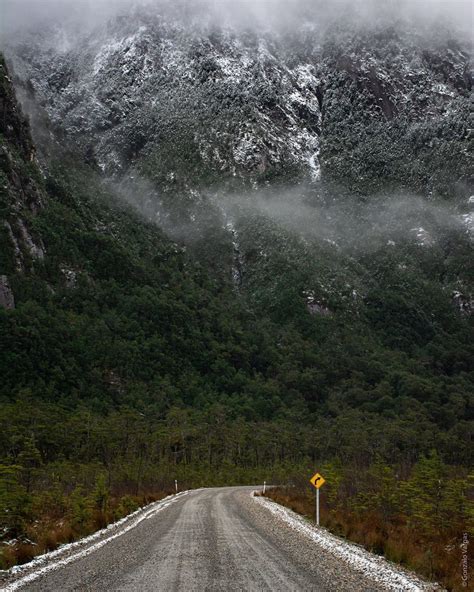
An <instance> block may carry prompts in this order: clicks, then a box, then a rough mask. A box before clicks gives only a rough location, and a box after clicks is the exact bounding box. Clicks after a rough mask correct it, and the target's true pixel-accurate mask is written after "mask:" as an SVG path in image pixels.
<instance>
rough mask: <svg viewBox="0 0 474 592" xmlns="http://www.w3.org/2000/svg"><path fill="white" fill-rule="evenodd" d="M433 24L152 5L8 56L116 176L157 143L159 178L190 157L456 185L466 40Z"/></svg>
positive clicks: (225, 166)
mask: <svg viewBox="0 0 474 592" xmlns="http://www.w3.org/2000/svg"><path fill="white" fill-rule="evenodd" d="M430 33H431V38H430V36H429V35H428V34H427V33H426V32H423V33H421V32H420V31H419V30H417V29H416V28H414V27H408V26H400V27H397V26H394V25H393V24H387V23H384V24H379V25H376V24H373V25H372V26H371V27H368V28H366V29H363V28H360V27H359V26H352V25H351V24H350V23H348V22H339V23H337V24H334V25H333V26H332V27H329V28H325V29H324V30H323V29H321V28H320V27H318V26H317V24H316V23H311V22H306V23H302V24H301V25H300V26H299V27H298V28H297V29H296V30H292V31H291V32H288V31H286V32H285V31H282V30H272V29H270V28H269V29H268V30H266V31H265V30H263V31H262V30H259V31H257V29H256V28H255V29H252V28H249V27H247V28H245V29H243V28H238V27H231V26H224V25H209V24H203V23H199V22H195V21H193V22H191V23H187V24H184V23H183V22H182V21H180V20H177V18H176V15H173V14H168V13H166V12H165V13H163V12H161V13H159V14H158V13H155V12H154V11H153V10H152V9H151V8H142V9H135V10H132V11H130V12H129V13H125V14H123V15H122V16H118V17H114V18H113V19H112V20H110V21H109V22H108V23H107V24H105V25H101V26H100V27H97V28H96V29H94V30H92V31H91V32H88V33H87V34H85V33H84V34H82V35H79V34H78V33H77V32H76V31H75V30H73V29H71V28H68V27H66V26H59V25H57V24H56V25H54V26H51V27H50V28H47V29H44V30H43V32H42V33H36V34H35V35H32V36H30V37H29V38H28V40H25V39H24V38H23V39H21V40H20V41H19V42H18V41H16V42H12V41H10V42H9V47H8V51H7V55H8V57H9V59H10V61H11V62H12V64H13V67H14V70H15V72H16V75H17V76H18V77H19V79H21V81H23V83H24V84H25V92H24V97H25V96H26V95H29V96H30V98H31V97H34V100H35V101H36V102H38V103H39V104H41V105H42V106H43V107H44V109H45V110H46V112H47V114H48V117H49V119H50V121H51V123H52V125H53V127H54V129H55V130H56V132H57V133H58V132H59V133H61V134H62V135H63V137H65V138H67V139H68V140H70V141H71V142H73V143H75V144H79V145H80V146H82V150H83V152H84V153H85V154H87V156H88V158H90V159H94V160H95V162H96V163H97V165H98V166H99V167H100V168H101V169H102V170H103V171H104V172H105V173H106V174H108V175H110V174H113V175H117V174H118V175H120V174H122V173H124V172H125V171H127V170H128V169H129V167H130V166H131V165H132V164H135V163H137V162H142V161H143V160H146V159H149V158H150V157H151V156H152V155H156V153H157V152H158V153H159V163H160V167H161V168H162V169H164V175H163V179H162V181H163V182H164V183H165V182H166V180H168V181H173V180H174V179H176V177H178V178H179V177H180V175H182V174H186V173H184V172H183V170H182V169H184V168H186V169H188V170H189V167H190V164H191V165H192V168H198V169H199V170H200V172H201V174H202V176H203V177H206V182H207V181H208V180H209V176H213V177H216V176H217V177H218V178H219V179H220V180H222V179H223V178H225V177H247V178H248V177H250V178H251V179H252V180H253V182H259V181H268V180H269V179H271V178H273V177H274V176H281V177H283V178H285V179H287V180H288V179H289V178H294V177H297V178H298V179H306V180H309V181H317V180H319V179H320V176H321V171H323V174H324V176H325V177H326V178H328V179H333V180H336V181H337V182H338V183H345V184H347V185H348V186H350V187H351V188H355V189H357V190H358V191H362V192H367V191H369V192H370V191H372V190H378V189H379V188H380V185H381V180H382V181H383V184H384V186H387V184H388V185H393V186H401V187H404V188H410V189H415V190H417V191H421V192H423V193H429V192H437V191H440V192H442V193H446V192H447V191H449V190H450V189H452V188H453V187H454V186H456V184H458V183H459V182H465V181H466V180H467V179H466V177H467V171H468V168H469V165H468V159H467V154H466V147H467V134H468V123H467V114H468V107H469V103H468V96H469V92H470V90H471V77H470V74H469V69H468V67H469V54H468V51H467V47H468V45H467V43H463V41H462V40H459V39H455V38H454V37H453V35H452V34H451V33H449V32H448V31H447V30H442V29H441V28H438V29H437V30H432V31H431V32H430ZM180 161H182V162H180ZM464 165H465V166H464ZM203 171H206V174H205V175H204V174H203ZM190 183H191V184H193V183H196V175H193V180H192V181H190Z"/></svg>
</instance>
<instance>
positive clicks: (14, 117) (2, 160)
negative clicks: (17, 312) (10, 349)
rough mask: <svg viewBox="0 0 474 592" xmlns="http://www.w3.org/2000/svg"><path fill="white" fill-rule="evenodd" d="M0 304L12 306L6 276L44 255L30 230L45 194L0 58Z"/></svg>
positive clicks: (10, 292)
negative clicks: (0, 141) (0, 139)
mask: <svg viewBox="0 0 474 592" xmlns="http://www.w3.org/2000/svg"><path fill="white" fill-rule="evenodd" d="M0 113H1V114H2V116H1V117H0V137H1V138H2V143H1V146H0V217H1V221H0V224H1V225H0V272H1V275H0V306H3V307H5V308H13V307H14V302H15V300H14V296H13V293H12V289H11V286H10V281H9V275H11V274H13V273H15V272H22V271H27V270H31V269H33V268H34V264H35V261H37V260H41V259H43V258H44V254H45V248H44V245H43V242H42V240H41V238H40V236H39V235H38V234H37V233H35V232H34V231H33V230H32V226H33V224H34V223H33V221H34V218H35V217H36V215H37V214H38V212H39V211H40V210H41V209H42V208H43V206H44V203H45V195H44V193H43V191H42V189H41V180H40V177H39V173H38V170H37V169H36V166H35V148H34V145H33V142H32V139H31V135H30V129H29V125H28V122H27V120H26V119H25V117H24V115H23V113H22V111H21V109H20V107H19V105H18V103H17V100H16V97H15V95H14V91H13V88H12V85H11V79H10V77H9V73H8V70H7V67H6V64H5V61H4V59H3V57H2V58H1V59H0Z"/></svg>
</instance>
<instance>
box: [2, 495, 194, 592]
mask: <svg viewBox="0 0 474 592" xmlns="http://www.w3.org/2000/svg"><path fill="white" fill-rule="evenodd" d="M188 493H189V492H188V491H182V492H180V493H177V494H175V495H169V496H168V497H165V498H164V499H162V500H160V501H158V502H154V503H152V504H149V505H148V506H144V507H143V508H139V509H138V510H136V511H135V512H133V513H132V514H129V515H128V516H125V518H122V519H121V520H118V521H117V522H114V523H113V524H109V526H107V527H106V528H103V529H102V530H99V531H97V532H95V533H94V534H91V535H90V536H88V537H85V538H83V539H81V540H80V541H76V542H75V543H70V544H68V545H62V546H61V547H59V549H57V550H56V551H51V552H50V553H45V554H44V555H39V556H38V557H35V559H33V560H32V561H30V562H29V563H26V564H24V565H17V566H15V567H12V568H11V569H10V570H9V573H10V574H12V575H15V574H19V573H22V572H26V571H29V570H30V569H31V568H38V569H36V571H33V572H32V573H28V574H27V575H26V576H25V577H23V578H21V579H20V580H17V581H16V582H12V583H11V584H9V585H7V586H6V587H5V588H2V592H13V591H14V590H18V589H19V588H21V587H22V586H24V585H25V584H29V583H31V582H34V581H35V580H37V579H38V578H39V577H41V576H42V575H44V574H46V573H48V572H50V571H55V570H56V569H58V568H60V567H64V566H65V565H68V564H69V563H72V562H73V561H76V560H77V559H81V558H83V557H87V555H90V554H91V553H94V552H95V551H97V550H98V549H100V548H101V547H103V546H105V545H107V544H108V543H110V542H111V541H113V540H114V539H116V538H118V537H119V536H122V535H123V534H125V533H126V532H128V531H129V530H132V528H135V527H136V526H138V525H139V524H140V522H143V520H148V519H149V518H152V517H153V516H154V515H155V514H157V513H158V512H161V511H162V510H164V509H165V508H167V507H168V506H169V505H170V504H173V503H175V502H176V501H177V500H178V499H179V498H181V497H183V496H184V495H187V494H188ZM122 526H123V528H121V527H122ZM114 531H118V532H115V533H114V534H111V536H109V537H107V538H105V539H103V540H99V541H97V542H96V543H94V541H96V540H97V539H100V538H101V537H103V536H104V535H107V534H108V533H113V532H114ZM89 543H94V544H92V545H91V546H90V547H87V548H86V549H82V548H83V547H84V546H85V545H88V544H89ZM76 549H77V550H78V551H77V552H75V553H73V554H72V555H69V556H68V557H65V558H64V559H60V557H61V556H62V555H64V554H65V553H67V552H68V551H75V550H76ZM80 549H82V550H80ZM56 557H59V559H58V560H57V561H55V562H53V563H49V562H50V561H51V560H52V559H55V558H56Z"/></svg>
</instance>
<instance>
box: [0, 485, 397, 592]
mask: <svg viewBox="0 0 474 592" xmlns="http://www.w3.org/2000/svg"><path fill="white" fill-rule="evenodd" d="M254 489H255V488H249V487H228V488H216V489H202V490H196V491H191V492H189V493H187V494H185V495H182V496H181V497H178V498H177V499H175V500H174V502H173V503H170V504H169V505H167V506H165V507H164V508H163V509H162V510H161V511H159V512H157V513H155V514H151V515H150V516H149V517H146V518H145V519H143V520H142V521H141V522H140V523H139V524H137V525H136V526H135V527H134V528H130V529H129V530H127V531H126V532H124V533H123V534H122V535H121V536H117V537H116V538H115V539H114V540H112V541H110V542H109V543H108V544H103V546H101V547H100V548H97V549H95V550H93V551H91V552H90V554H88V555H86V556H82V557H80V558H78V559H76V560H71V562H70V563H68V564H67V565H60V566H58V567H57V568H54V566H50V567H51V569H50V571H48V572H47V573H44V574H43V575H41V576H40V577H38V578H37V579H34V580H33V581H29V582H26V583H25V584H20V581H21V580H20V581H18V582H17V583H15V582H13V583H12V582H10V583H9V584H7V585H6V586H5V588H2V589H3V590H28V591H31V592H40V591H41V592H56V591H57V592H72V591H75V592H96V591H97V592H99V591H100V592H103V591H107V592H161V591H162V592H173V591H186V592H191V591H195V590H196V591H204V590H205V591H223V590H225V591H233V590H242V591H245V592H251V591H272V592H278V591H284V592H289V591H292V590H294V591H318V592H319V591H321V592H329V591H331V592H334V591H337V592H346V591H347V592H359V591H361V592H362V591H372V590H373V591H377V592H378V591H379V590H382V589H383V590H386V588H381V587H380V586H379V585H377V584H375V583H373V582H370V581H369V580H367V579H365V578H364V576H363V575H361V574H360V573H356V572H354V571H353V570H352V569H351V568H350V567H349V566H348V565H345V564H341V562H339V561H337V560H336V559H335V558H334V557H333V556H331V555H330V554H329V553H326V552H325V551H324V550H323V549H321V548H320V547H318V546H317V545H315V544H312V542H311V541H310V540H308V538H307V537H305V536H304V535H302V534H300V533H299V532H297V531H295V530H293V529H291V528H290V527H289V526H288V525H287V524H285V523H284V522H282V521H281V520H279V519H278V517H277V516H274V515H273V514H272V513H271V512H269V511H268V510H266V509H265V507H263V506H262V504H259V503H257V502H256V500H255V499H253V497H252V495H251V492H252V491H253V490H254ZM71 557H72V556H71ZM22 577H23V578H24V574H23V576H22Z"/></svg>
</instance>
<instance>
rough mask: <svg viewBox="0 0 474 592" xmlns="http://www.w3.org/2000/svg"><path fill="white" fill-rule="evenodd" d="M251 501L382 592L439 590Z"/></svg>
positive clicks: (278, 509)
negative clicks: (383, 590)
mask: <svg viewBox="0 0 474 592" xmlns="http://www.w3.org/2000/svg"><path fill="white" fill-rule="evenodd" d="M254 499H255V501H257V502H258V503H259V504H261V505H262V506H263V507H264V508H266V509H267V510H269V511H270V512H271V513H272V514H273V515H275V516H276V517H277V518H279V519H280V520H282V521H283V522H285V523H286V524H287V525H288V526H290V528H292V529H294V530H296V531H298V532H300V533H301V534H303V535H305V536H307V537H308V538H310V539H311V540H312V541H314V543H316V544H317V545H319V546H320V547H322V548H323V549H324V550H325V551H326V552H328V553H330V554H331V555H333V556H334V557H335V558H337V559H338V560H341V561H344V562H345V563H347V564H348V565H349V566H350V567H351V568H352V569H354V570H355V571H357V572H359V573H361V574H363V575H364V577H366V578H368V579H370V580H373V581H374V582H376V583H377V584H378V585H380V586H381V587H382V588H384V589H385V590H391V591H396V592H401V591H403V592H426V591H434V590H442V588H441V587H440V586H439V585H438V584H430V583H427V582H423V581H422V580H420V579H419V578H418V577H417V576H416V575H415V574H410V573H408V572H404V571H402V570H401V568H398V567H397V566H396V565H394V564H391V563H390V562H389V561H387V560H386V559H384V558H383V557H378V556H377V555H374V554H373V553H369V551H366V550H365V549H363V548H362V547H360V546H358V545H356V544H354V543H348V542H346V541H344V540H342V539H340V538H338V537H336V536H335V535H333V534H331V533H329V532H328V531H327V530H325V529H322V528H317V527H315V526H312V525H311V524H309V523H308V522H307V521H306V520H305V519H304V518H303V517H301V516H299V515H298V514H296V513H295V512H292V511H291V510H289V509H288V508H284V507H283V506H280V505H279V504H277V503H275V502H273V501H270V500H269V499H266V498H264V497H260V496H254Z"/></svg>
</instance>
